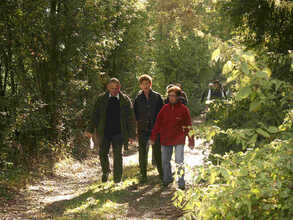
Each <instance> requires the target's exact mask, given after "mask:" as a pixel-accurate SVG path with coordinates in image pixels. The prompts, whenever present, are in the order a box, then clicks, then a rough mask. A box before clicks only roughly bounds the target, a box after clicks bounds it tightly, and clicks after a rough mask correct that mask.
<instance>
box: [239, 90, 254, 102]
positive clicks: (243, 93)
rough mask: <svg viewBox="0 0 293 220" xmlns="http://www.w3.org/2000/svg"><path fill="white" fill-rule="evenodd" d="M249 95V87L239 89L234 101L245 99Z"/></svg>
mask: <svg viewBox="0 0 293 220" xmlns="http://www.w3.org/2000/svg"><path fill="white" fill-rule="evenodd" d="M251 93H252V90H251V88H250V87H244V88H241V89H240V91H239V93H238V94H237V96H236V100H242V99H246V98H247V97H248V96H249V95H250V94H251Z"/></svg>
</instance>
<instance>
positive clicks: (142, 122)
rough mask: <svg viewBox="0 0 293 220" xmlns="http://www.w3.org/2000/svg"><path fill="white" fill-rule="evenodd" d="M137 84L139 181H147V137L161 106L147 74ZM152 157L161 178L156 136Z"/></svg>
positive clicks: (159, 97) (160, 101) (161, 172)
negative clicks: (138, 90) (138, 87)
mask: <svg viewBox="0 0 293 220" xmlns="http://www.w3.org/2000/svg"><path fill="white" fill-rule="evenodd" d="M138 81H139V86H140V88H141V91H140V92H139V93H138V95H137V97H136V98H135V101H134V111H135V116H136V121H137V136H138V145H139V167H140V174H141V179H140V182H141V183H145V182H146V181H147V164H148V151H149V137H150V135H151V131H152V129H153V127H154V124H155V121H156V118H157V115H158V113H159V111H160V110H161V108H162V106H163V99H162V97H161V95H160V94H159V93H157V92H155V91H153V90H152V78H151V77H150V76H149V75H146V74H145V75H142V76H140V77H139V80H138ZM152 147H153V148H152V150H153V152H154V159H155V163H156V166H157V170H158V172H159V176H160V178H161V179H162V178H163V171H162V161H161V147H160V141H159V139H158V138H157V139H156V140H154V143H153V144H152Z"/></svg>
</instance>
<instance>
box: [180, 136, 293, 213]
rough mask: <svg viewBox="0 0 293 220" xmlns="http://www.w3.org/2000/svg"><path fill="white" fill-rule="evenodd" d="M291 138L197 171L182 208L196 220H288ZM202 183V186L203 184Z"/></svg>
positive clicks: (227, 156)
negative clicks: (196, 219)
mask: <svg viewBox="0 0 293 220" xmlns="http://www.w3.org/2000/svg"><path fill="white" fill-rule="evenodd" d="M292 146H293V144H292V139H291V140H287V141H280V140H275V141H273V142H271V143H270V144H268V145H265V146H264V147H262V148H261V149H259V148H257V149H255V150H253V151H247V152H246V153H242V152H239V153H237V154H233V153H232V154H229V155H226V156H224V157H223V158H222V163H221V165H220V166H214V165H209V166H208V167H206V168H202V169H199V171H198V176H197V177H196V178H195V179H194V185H193V187H192V188H191V189H190V190H188V191H187V192H186V193H184V195H183V192H182V191H178V192H177V193H176V196H178V197H183V198H184V201H185V202H183V203H181V205H180V204H177V205H178V206H180V207H183V208H184V209H185V211H187V212H188V213H189V214H188V215H186V216H185V217H187V216H190V217H193V218H195V217H196V218H198V219H243V218H244V219H291V218H292V217H293V213H292V206H293V200H292V195H293V191H292V178H293V175H292V165H293V164H292ZM202 180H204V181H205V183H204V184H203V183H202Z"/></svg>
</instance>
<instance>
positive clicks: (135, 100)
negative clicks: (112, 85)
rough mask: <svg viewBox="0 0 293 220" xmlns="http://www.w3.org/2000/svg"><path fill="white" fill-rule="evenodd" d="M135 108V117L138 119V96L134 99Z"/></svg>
mask: <svg viewBox="0 0 293 220" xmlns="http://www.w3.org/2000/svg"><path fill="white" fill-rule="evenodd" d="M133 108H134V114H135V119H136V121H137V120H138V96H137V97H136V98H135V99H134V104H133Z"/></svg>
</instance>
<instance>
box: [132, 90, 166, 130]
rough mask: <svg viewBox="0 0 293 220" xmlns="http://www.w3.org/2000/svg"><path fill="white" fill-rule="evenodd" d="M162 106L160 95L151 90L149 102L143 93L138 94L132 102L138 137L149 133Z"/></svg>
mask: <svg viewBox="0 0 293 220" xmlns="http://www.w3.org/2000/svg"><path fill="white" fill-rule="evenodd" d="M163 105H164V104H163V99H162V97H161V95H160V94H159V93H157V92H155V91H153V90H150V95H149V100H147V99H146V97H145V95H144V93H143V91H140V92H139V93H138V95H137V97H136V98H135V100H134V112H135V117H136V121H137V130H138V134H139V135H140V134H142V133H145V132H151V130H152V129H153V127H154V125H155V121H156V118H157V115H158V113H159V112H160V110H161V108H162V107H163Z"/></svg>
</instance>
